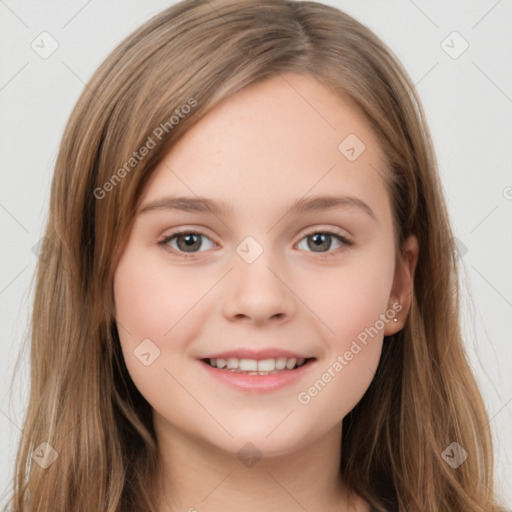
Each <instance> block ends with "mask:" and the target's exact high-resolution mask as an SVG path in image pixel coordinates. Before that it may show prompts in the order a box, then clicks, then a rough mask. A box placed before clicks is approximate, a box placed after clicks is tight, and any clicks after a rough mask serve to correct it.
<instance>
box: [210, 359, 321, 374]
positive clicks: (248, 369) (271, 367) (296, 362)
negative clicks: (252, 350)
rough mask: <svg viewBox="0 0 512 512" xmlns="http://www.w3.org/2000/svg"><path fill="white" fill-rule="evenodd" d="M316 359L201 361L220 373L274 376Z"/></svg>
mask: <svg viewBox="0 0 512 512" xmlns="http://www.w3.org/2000/svg"><path fill="white" fill-rule="evenodd" d="M315 360H316V357H307V358H295V357H277V358H267V359H249V358H236V357H228V358H220V357H219V358H204V359H201V361H202V362H203V363H205V364H207V365H208V366H210V367H211V368H215V369H217V370H219V371H222V372H230V373H239V374H243V375H261V376H265V375H275V374H280V373H289V372H294V371H296V370H298V369H299V368H302V367H304V366H307V365H310V364H311V363H313V361H315Z"/></svg>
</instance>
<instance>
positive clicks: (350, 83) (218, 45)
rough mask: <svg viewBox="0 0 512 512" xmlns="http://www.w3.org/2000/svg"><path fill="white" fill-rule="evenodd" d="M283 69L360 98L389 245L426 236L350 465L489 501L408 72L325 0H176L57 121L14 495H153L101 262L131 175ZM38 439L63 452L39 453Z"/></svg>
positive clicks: (72, 506)
mask: <svg viewBox="0 0 512 512" xmlns="http://www.w3.org/2000/svg"><path fill="white" fill-rule="evenodd" d="M285 72H295V73H300V74H309V75H311V76H313V77H314V78H315V79H317V80H318V81H319V82H321V83H322V84H323V85H325V86H326V87H328V88H329V89H331V90H332V91H334V92H335V93H337V94H339V95H340V96H343V97H344V98H349V99H350V100H351V101H352V103H353V104H354V106H356V108H358V109H359V110H360V111H361V112H362V113H363V114H364V115H365V116H366V119H367V121H368V123H369V125H370V126H371V129H372V130H373V132H374V133H375V134H376V135H377V137H378V140H379V141H380V144H381V146H382V149H383V151H384V153H385V155H386V157H387V160H388V163H389V168H390V169H391V175H392V178H391V182H390V194H391V197H392V202H393V210H394V222H395V228H396V236H397V248H398V250H399V249H400V246H401V243H402V242H403V241H404V239H405V238H406V237H407V236H408V235H409V234H415V235H416V236H417V238H418V240H419V246H420V255H419V261H418V264H417V268H416V274H415V279H414V293H413V298H412V309H411V311H410V315H409V318H408V320H407V323H406V325H405V327H404V329H403V330H402V331H400V332H398V333H397V334H396V335H393V336H390V337H387V338H386V339H385V340H384V347H383V351H382V357H381V361H380V364H379V367H378V369H377V372H376V374H375V377H374V380H373V382H372V384H371V385H370V387H369V389H368V390H367V392H366V393H365V395H364V396H363V398H362V399H361V401H360V402H359V403H358V404H357V406H356V407H355V408H354V409H353V410H352V411H351V412H350V413H349V414H348V415H347V416H346V417H345V418H344V420H343V434H342V435H343V438H342V459H341V467H340V471H341V473H342V475H343V478H344V480H345V481H346V483H347V485H348V486H349V488H351V489H353V490H354V491H356V492H357V493H359V494H360V495H361V496H363V497H364V498H365V499H366V500H367V501H369V502H370V503H371V504H372V505H373V506H374V507H375V508H376V509H377V510H379V511H381V512H383V511H386V510H397V511H401V512H405V511H408V512H441V511H450V512H457V511H460V512H462V511H469V510H471V511H474V512H489V511H492V510H497V505H496V503H495V501H494V495H493V458H492V445H491V438H490V431H489V426H488V417H487V415H486V411H485V408H484V405H483V401H482V398H481V395H480V393H479V391H478V389H477V386H476V384H475V379H474V377H473V375H472V373H471V371H470V368H469V366H468V362H467V360H466V356H465V353H464V348H463V340H462V337H461V330H460V326H459V323H460V321H459V297H458V293H459V285H458V277H457V264H456V255H455V247H454V243H453V241H452V230H451V227H450V223H449V219H448V215H447V209H446V206H445V202H444V199H443V194H442V190H441V186H440V180H439V177H438V172H437V168H436V162H435V156H434V151H433V147H432V143H431V139H430V135H429V131H428V128H427V126H426V123H425V117H424V113H423V110H422V106H421V103H420V101H419V99H418V97H417V95H416V92H415V90H414V86H413V84H412V83H411V81H410V79H409V77H408V75H407V73H406V72H405V70H404V69H403V67H402V66H401V65H400V63H399V62H398V61H397V60H396V58H395V57H394V56H393V54H392V53H391V52H390V50H389V49H387V47H386V45H385V44H384V43H383V42H382V41H381V40H379V39H378V38H377V37H376V36H375V35H374V34H373V33H372V32H371V31H370V30H369V29H367V28H366V27H364V26H363V25H361V24H360V23H358V22H357V21H356V20H354V19H353V18H351V17H350V16H348V15H346V14H344V13H342V12H340V11H339V10H338V9H335V8H333V7H329V6H326V5H323V4H319V3H315V2H309V1H293V0H282V1H278V2H276V1H274V0H237V1H236V2H233V1H219V0H210V1H206V0H188V1H183V2H180V3H177V4H175V5H174V6H172V7H170V8H169V9H167V10H165V11H163V12H162V13H160V14H158V15H157V16H155V17H154V18H152V19H151V20H149V21H148V22H147V23H145V24H144V25H143V26H141V27H140V28H139V29H138V30H136V31H135V32H134V33H133V34H132V35H130V36H129V37H128V38H127V39H126V40H124V41H123V42H122V43H121V44H120V45H119V46H118V47H117V48H116V49H115V50H114V51H113V52H112V53H111V55H110V56H109V57H108V58H107V59H106V60H105V61H104V62H103V64H102V65H101V66H100V67H99V69H98V70H97V71H96V72H95V73H94V75H93V77H92V78H91V79H90V81H89V83H88V84H87V87H86V88H85V89H84V91H83V93H82V95H81V97H80V99H79V101H78V103H77V105H76V106H75V108H74V110H73V112H72V115H71V117H70V119H69V122H68V124H67V126H66V129H65V133H64V136H63V139H62V143H61V147H60V151H59V154H58V158H57V162H56V167H55V174H54V178H53V183H52V190H51V199H50V212H49V218H48V223H47V226H46V232H45V239H44V243H43V246H42V251H43V253H44V254H45V258H41V259H40V261H39V262H38V268H37V276H36V288H35V302H34V309H33V315H32V323H31V329H30V336H31V388H30V401H29V405H28V410H27V414H26V419H25V423H24V429H23V436H22V437H21V441H20V446H19V451H18V456H17V461H16V475H15V480H14V489H13V494H12V500H11V503H10V506H11V509H12V510H13V512H21V511H23V512H35V511H38V512H47V511H49V510H52V511H53V512H70V511H73V512H79V511H84V512H89V511H94V512H98V511H103V510H104V511H108V512H118V511H123V512H128V511H137V512H138V511H150V510H154V509H155V504H154V501H153V496H152V495H151V494H150V493H149V491H148V489H149V488H150V482H151V480H152V477H153V476H154V474H155V470H156V464H157V445H156V439H155V433H154V430H153V427H152V414H151V408H150V406H149V404H148V403H147V402H146V400H145V399H144V398H143V397H142V396H141V394H140V393H139V392H138V390H137V389H136V387H135V386H134V384H133V382H132V381H131V378H130V376H129V374H128V372H127V369H126V367H125V364H124V361H123V358H122V354H121V352H120V347H119V337H118V329H122V328H123V327H122V326H121V325H118V324H117V323H116V320H115V317H114V301H113V288H112V282H113V273H114V270H115V268H116V265H117V262H118V261H119V257H120V255H121V252H122V249H123V244H124V242H125V241H126V240H127V236H128V234H129V232H130V229H131V225H132V221H133V217H134V212H135V208H136V205H137V200H138V198H139V197H140V194H141V191H142V189H143V187H144V185H145V183H146V182H147V180H148V178H149V176H150V175H151V172H152V171H153V169H154V168H155V166H156V165H157V163H158V162H159V161H160V160H161V159H162V157H163V156H164V155H165V154H166V153H167V151H168V150H169V149H170V147H171V146H172V145H173V144H175V143H176V141H177V140H178V139H179V138H180V137H181V136H182V135H183V134H184V133H185V132H186V131H187V130H188V129H189V128H190V127H191V126H193V125H194V124H195V123H197V122H198V121H199V120H200V119H201V118H202V117H203V116H205V115H206V114H207V113H208V112H209V111H210V110H211V109H212V108H213V107H215V106H216V105H217V104H218V103H219V102H220V101H222V100H223V99H225V98H229V97H230V96H231V95H233V94H234V93H236V92H237V91H239V90H241V89H242V88H244V87H247V86H249V85H251V84H254V83H255V82H257V81H259V80H263V79H265V78H266V77H270V76H275V75H281V74H282V73H285ZM185 106H187V108H185ZM143 146H145V147H146V148H148V149H149V151H143V150H142V149H141V148H142V147H143ZM142 153H144V155H142ZM135 155H136V156H135ZM123 170H124V171H123ZM453 442H457V443H458V444H459V445H460V446H462V447H463V448H464V450H465V451H466V452H467V453H468V454H469V456H468V458H467V460H466V461H465V462H464V463H463V464H461V465H460V466H459V467H458V468H456V469H453V468H452V467H451V466H450V465H448V464H447V462H445V460H444V459H443V456H442V454H443V452H444V451H445V449H446V448H447V447H449V445H450V444H451V443H453ZM41 443H48V444H43V445H41ZM34 450H39V456H40V457H43V459H44V460H46V462H47V463H48V462H49V461H50V460H51V459H52V458H55V456H57V458H56V460H55V461H54V462H53V463H51V464H49V465H48V467H46V468H43V467H42V465H41V464H36V462H37V460H36V459H37V457H34V456H31V455H33V453H34ZM45 457H46V458H45ZM48 457H50V459H49V458H48ZM43 465H47V464H43Z"/></svg>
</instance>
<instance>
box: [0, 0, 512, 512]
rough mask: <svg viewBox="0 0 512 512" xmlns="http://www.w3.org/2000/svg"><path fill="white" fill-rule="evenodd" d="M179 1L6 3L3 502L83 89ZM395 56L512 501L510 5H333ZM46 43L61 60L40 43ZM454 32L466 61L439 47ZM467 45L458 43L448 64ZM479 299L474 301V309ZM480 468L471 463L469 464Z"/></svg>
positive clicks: (2, 15)
mask: <svg viewBox="0 0 512 512" xmlns="http://www.w3.org/2000/svg"><path fill="white" fill-rule="evenodd" d="M172 3H173V2H171V1H169V0H151V1H144V2H143V1H142V0H139V1H136V0H129V1H127V0H124V1H121V0H117V1H113V0H111V1H99V0H89V1H86V0H79V1H77V0H72V1H70V0H66V1H64V0H61V1H48V0H47V1H45V2H38V1H36V0H32V1H18V2H16V1H15V0H0V48H1V50H0V51H1V60H0V113H1V122H0V155H1V165H0V172H1V181H0V183H1V188H0V226H1V231H0V233H1V237H2V238H1V246H0V247H1V249H2V250H1V253H0V254H1V256H0V258H1V259H0V261H1V266H0V328H1V347H2V352H1V353H2V357H1V358H0V383H1V384H0V456H1V463H0V504H2V503H4V502H5V497H6V494H7V492H8V486H9V484H10V478H11V473H12V467H13V462H14V454H15V447H16V444H17V441H18V437H19V435H20V425H21V424H22V418H23V413H24V407H25V404H26V401H27V391H28V377H27V376H28V373H27V372H28V365H27V354H24V355H22V356H21V359H20V361H19V366H18V367H16V368H17V371H16V379H15V385H14V388H13V391H12V400H10V399H9V387H8V386H9V384H10V382H11V377H12V375H13V371H14V370H15V365H16V363H17V358H18V354H19V350H20V346H21V342H22V339H23V337H24V335H25V333H26V330H27V325H28V318H29V311H30V306H31V303H32V288H31V286H32V284H31V279H32V276H33V272H34V268H35V263H36V256H35V255H34V253H33V251H32V248H33V246H34V245H35V244H37V242H38V241H39V240H40V238H41V236H42V230H43V225H44V218H45V215H46V212H47V211H48V199H49V187H50V183H51V177H52V172H53V165H54V163H55V158H56V154H57V150H58V145H59V141H60V138H61V135H62V132H63V129H64V125H65V122H66V120H67V118H68V116H69V114H70V112H71V109H72V107H73V105H74V104H75V102H76V100H77V99H78V96H79V94H80V92H81V91H82V89H83V88H84V83H85V82H86V81H87V80H88V79H89V77H90V76H91V74H92V72H93V71H94V70H95V69H96V68H97V67H98V65H99V64H100V63H101V62H102V61H103V59H104V58H105V57H106V56H107V55H108V54H109V53H110V51H111V50H112V49H113V48H114V46H115V45H117V43H118V42H120V41H121V40H122V39H123V38H124V37H126V36H127V35H128V34H129V33H131V32H132V31H133V30H134V29H135V28H136V27H138V26H139V25H140V24H141V23H143V22H144V21H146V20H147V19H149V18H150V17H151V16H152V15H154V14H156V13H157V12H159V11H160V10H162V9H164V8H165V7H168V6H169V5H171V4H172ZM325 3H328V4H331V5H334V6H336V7H339V8H340V9H342V10H345V11H346V12H347V13H349V14H351V15H353V16H354V17H356V18H357V19H358V20H360V21H361V22H363V23H364V24H366V25H367V26H368V27H369V28H371V29H372V30H373V31H375V32H376V33H377V34H378V35H379V36H380V37H381V38H382V39H383V40H384V41H385V42H386V43H387V44H388V45H389V46H390V47H391V49H392V50H393V51H394V52H395V53H396V54H397V56H398V57H399V59H400V60H401V61H402V62H403V63H404V65H405V67H406V69H407V70H408V72H409V73H410V75H411V77H412V79H413V81H414V83H415V84H416V88H417V90H418V91H419V94H420V97H421V98H422V101H423V104H424V107H425V110H426V114H427V118H428V121H429V124H430V128H431V131H432V135H433V138H434V143H435V147H436V151H437V155H438V160H439V165H440V171H441V175H442V180H443V184H444V187H445V192H446V197H447V201H448V205H449V208H450V213H451V215H452V220H453V226H454V230H455V235H456V237H457V238H458V240H459V241H460V242H459V245H460V248H461V253H460V254H461V257H462V260H461V261H462V264H463V272H462V279H463V283H464V287H465V288H464V294H463V298H464V308H463V319H464V331H465V334H466V337H467V350H468V354H469V357H470V359H471V362H472V366H473V368H474V371H475V372H476V375H477V378H478V381H479V383H480V386H481V389H482V392H483V394H484V398H485V401H486V404H487V407H488V412H489V416H490V419H491V426H492V429H493V432H494V435H495V454H496V469H497V477H498V485H499V487H498V490H499V492H500V493H501V496H502V498H503V500H504V501H505V503H507V504H508V506H510V504H511V503H512V480H511V478H510V475H511V474H512V463H511V460H512V441H511V433H512V429H511V427H512V377H511V374H512V372H511V368H512V340H511V335H510V333H511V327H512V325H511V323H512V322H511V319H512V266H511V264H510V263H511V262H512V258H511V256H512V229H511V222H510V220H511V210H512V173H511V160H512V152H511V149H510V148H511V145H512V144H511V143H512V136H511V135H512V118H511V113H512V27H511V21H512V2H511V1H510V0H500V1H496V0H480V1H472V2H465V1H463V0H458V1H451V2H446V1H443V0H435V1H430V0H415V1H412V0H393V1H388V2H382V1H378V0H373V1H369V0H367V1H365V2H357V1H355V0H351V1H345V0H330V1H326V2H325ZM43 31H47V32H49V33H50V34H51V36H52V37H53V38H54V39H55V40H56V41H57V42H58V45H59V47H58V49H57V50H56V51H55V52H54V53H53V54H52V55H51V56H50V57H48V58H47V59H42V58H41V57H40V56H39V55H38V54H37V53H36V52H35V51H34V50H33V49H32V48H31V42H32V41H33V40H35V39H36V38H37V37H38V36H39V34H40V33H41V32H43ZM453 31H457V32H458V33H459V34H460V35H461V36H462V37H463V38H464V39H465V40H466V41H467V42H468V43H469V48H468V49H467V51H465V52H464V53H463V54H462V55H460V56H459V57H458V58H456V59H454V58H452V57H451V56H449V55H448V54H447V53H446V52H445V50H444V49H443V47H442V46H441V43H442V41H443V40H445V39H446V38H447V36H449V35H450V34H451V33H452V32H453ZM460 44H461V41H460V40H459V41H458V40H457V39H454V38H453V37H450V38H448V40H447V41H446V43H445V45H449V46H452V47H453V48H452V50H450V51H452V52H455V51H457V50H458V49H460V48H461V46H460ZM471 297H472V298H471ZM469 456H470V457H471V454H469Z"/></svg>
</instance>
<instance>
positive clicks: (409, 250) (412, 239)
mask: <svg viewBox="0 0 512 512" xmlns="http://www.w3.org/2000/svg"><path fill="white" fill-rule="evenodd" d="M418 256H419V244H418V239H417V238H416V236H415V235H409V237H407V238H406V239H405V241H404V242H403V244H402V248H401V251H400V258H399V264H398V265H397V267H396V269H395V277H394V281H393V288H392V291H391V295H390V297H389V305H388V307H389V308H392V309H393V310H394V311H395V312H396V316H395V317H394V318H393V321H392V322H389V323H387V324H386V327H385V329H384V335H385V336H389V335H391V334H395V333H397V332H398V331H400V330H401V329H403V327H404V325H405V322H406V320H407V316H408V314H409V310H410V308H411V301H412V294H413V293H414V273H415V271H416V265H417V263H418ZM397 304H399V305H400V308H398V306H397Z"/></svg>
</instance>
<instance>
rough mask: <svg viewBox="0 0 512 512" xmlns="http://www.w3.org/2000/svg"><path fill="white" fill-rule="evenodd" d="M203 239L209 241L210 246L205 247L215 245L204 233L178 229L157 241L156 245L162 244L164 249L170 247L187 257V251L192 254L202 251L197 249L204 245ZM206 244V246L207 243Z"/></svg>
mask: <svg viewBox="0 0 512 512" xmlns="http://www.w3.org/2000/svg"><path fill="white" fill-rule="evenodd" d="M204 240H208V242H209V243H210V246H209V247H206V249H211V248H212V247H213V246H215V243H214V242H212V241H211V240H210V239H209V238H208V237H207V236H206V235H203V234H202V233H197V232H195V231H179V232H175V233H171V234H170V235H167V236H166V237H165V238H164V239H163V240H161V241H160V242H158V245H160V246H162V247H163V248H164V249H166V250H169V248H170V249H171V250H172V251H174V252H177V253H182V254H183V256H185V257H187V253H192V254H194V253H197V252H202V251H200V250H199V249H200V248H201V247H203V246H204V243H203V241H204ZM206 245H207V246H208V244H206Z"/></svg>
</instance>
